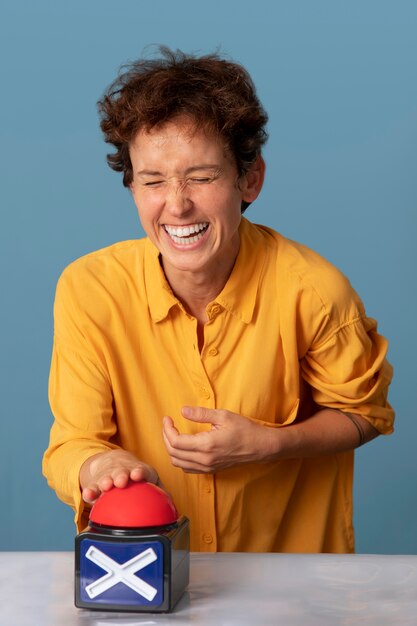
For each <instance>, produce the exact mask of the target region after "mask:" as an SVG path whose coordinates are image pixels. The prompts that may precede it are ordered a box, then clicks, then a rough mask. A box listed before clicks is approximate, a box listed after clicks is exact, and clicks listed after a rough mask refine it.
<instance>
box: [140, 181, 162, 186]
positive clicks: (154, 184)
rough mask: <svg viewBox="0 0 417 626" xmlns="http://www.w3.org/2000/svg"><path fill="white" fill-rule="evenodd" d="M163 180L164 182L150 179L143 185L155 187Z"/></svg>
mask: <svg viewBox="0 0 417 626" xmlns="http://www.w3.org/2000/svg"><path fill="white" fill-rule="evenodd" d="M163 182H164V181H163V180H151V181H148V182H147V183H143V184H144V186H145V187H156V186H157V185H160V184H161V183H163Z"/></svg>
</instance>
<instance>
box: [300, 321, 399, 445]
mask: <svg viewBox="0 0 417 626" xmlns="http://www.w3.org/2000/svg"><path fill="white" fill-rule="evenodd" d="M387 349H388V342H387V341H386V339H385V338H384V337H382V336H381V335H379V334H378V332H377V324H376V322H375V320H373V319H371V318H367V317H366V316H364V315H358V316H357V317H354V318H353V319H352V320H351V321H348V322H344V323H343V324H341V325H340V326H339V327H338V328H337V329H336V331H335V332H333V333H332V334H331V336H330V337H329V338H327V339H326V340H325V341H323V342H322V343H319V344H318V345H314V344H313V345H312V347H311V348H310V349H309V350H308V352H307V353H306V354H305V356H304V358H303V359H302V361H301V368H302V375H303V377H304V379H305V380H306V381H307V382H308V383H309V385H310V386H311V388H312V393H313V399H314V401H315V402H316V403H317V404H318V405H320V406H324V407H329V408H334V409H339V410H342V411H343V410H345V411H349V412H352V413H358V414H359V415H362V416H363V417H364V418H366V419H367V420H368V421H369V422H370V423H371V424H372V425H373V426H374V427H375V428H376V429H377V430H378V431H379V432H380V433H383V434H390V433H391V432H393V422H394V411H393V409H392V408H391V406H390V404H389V402H388V400H387V394H388V387H389V384H390V382H391V378H392V367H391V365H390V364H389V363H388V361H387V360H386V353H387Z"/></svg>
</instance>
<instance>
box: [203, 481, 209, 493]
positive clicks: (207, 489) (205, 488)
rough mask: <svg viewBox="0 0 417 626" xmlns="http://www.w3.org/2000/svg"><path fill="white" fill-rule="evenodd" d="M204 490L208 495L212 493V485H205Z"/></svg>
mask: <svg viewBox="0 0 417 626" xmlns="http://www.w3.org/2000/svg"><path fill="white" fill-rule="evenodd" d="M203 489H204V491H205V492H206V493H211V485H210V483H207V484H206V485H204V487H203Z"/></svg>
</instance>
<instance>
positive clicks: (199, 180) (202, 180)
mask: <svg viewBox="0 0 417 626" xmlns="http://www.w3.org/2000/svg"><path fill="white" fill-rule="evenodd" d="M190 180H191V182H192V183H211V181H212V180H213V179H212V178H209V177H204V178H198V177H193V178H190Z"/></svg>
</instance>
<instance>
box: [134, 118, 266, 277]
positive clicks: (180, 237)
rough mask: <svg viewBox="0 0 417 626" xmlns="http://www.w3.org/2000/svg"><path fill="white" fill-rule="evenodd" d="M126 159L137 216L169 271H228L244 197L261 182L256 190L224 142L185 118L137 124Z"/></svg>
mask: <svg viewBox="0 0 417 626" xmlns="http://www.w3.org/2000/svg"><path fill="white" fill-rule="evenodd" d="M130 159H131V162H132V167H133V183H132V185H131V191H132V194H133V198H134V201H135V204H136V206H137V208H138V212H139V217H140V220H141V223H142V226H143V228H144V230H145V232H146V234H147V235H148V237H149V238H150V239H151V241H152V242H153V243H154V244H155V246H156V247H157V248H158V250H159V251H160V253H161V256H162V261H163V265H164V269H165V272H166V274H167V276H168V278H169V274H170V273H171V274H172V273H173V272H200V273H201V272H203V273H205V272H207V273H208V275H210V273H213V272H216V273H221V272H222V271H225V272H230V269H231V267H232V266H233V263H234V261H235V259H236V256H237V253H238V250H239V233H238V228H239V223H240V220H241V210H240V207H241V203H242V200H246V201H247V202H252V201H253V200H254V199H255V197H256V196H257V195H258V193H259V191H260V186H261V185H262V181H261V182H260V185H258V187H259V189H258V190H257V191H256V192H255V193H254V187H255V185H253V181H252V185H251V177H250V175H246V176H243V177H241V178H240V179H239V180H238V174H237V168H236V165H235V162H234V159H233V157H232V156H231V155H230V154H229V153H228V151H227V150H226V148H225V146H224V144H223V142H222V141H221V140H220V139H219V138H218V137H216V136H213V135H208V134H206V133H205V132H204V131H201V130H198V131H196V130H195V129H194V127H193V125H192V123H191V122H190V121H189V120H186V119H178V120H175V121H172V122H168V123H166V124H164V125H163V126H160V127H157V128H154V129H152V130H151V131H150V132H145V131H140V132H139V133H138V135H137V136H136V137H135V139H134V141H133V142H132V143H131V145H130ZM252 178H253V177H252ZM258 178H259V177H258Z"/></svg>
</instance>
